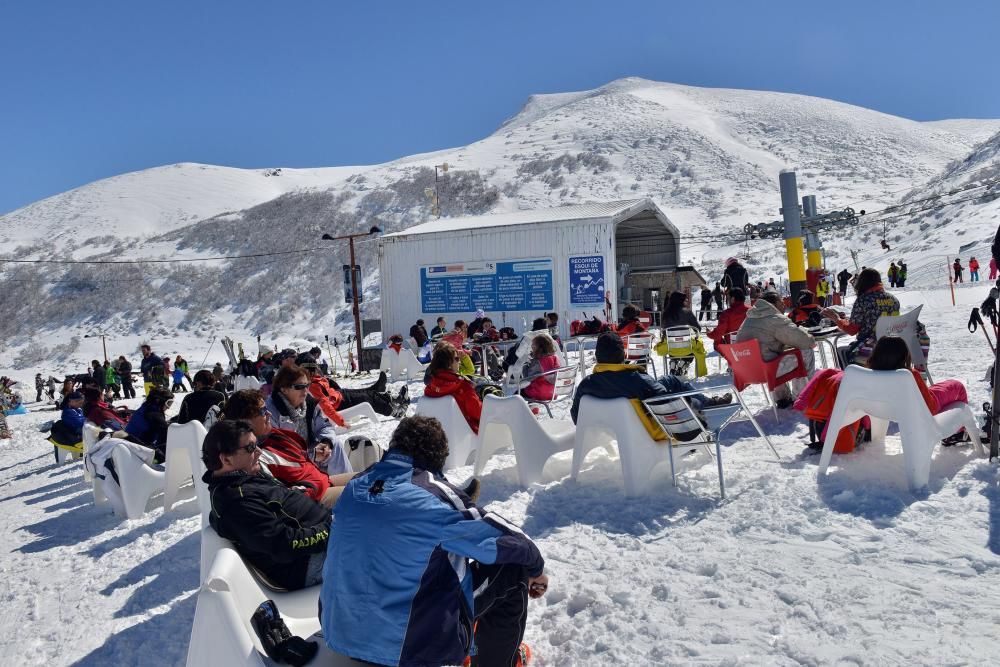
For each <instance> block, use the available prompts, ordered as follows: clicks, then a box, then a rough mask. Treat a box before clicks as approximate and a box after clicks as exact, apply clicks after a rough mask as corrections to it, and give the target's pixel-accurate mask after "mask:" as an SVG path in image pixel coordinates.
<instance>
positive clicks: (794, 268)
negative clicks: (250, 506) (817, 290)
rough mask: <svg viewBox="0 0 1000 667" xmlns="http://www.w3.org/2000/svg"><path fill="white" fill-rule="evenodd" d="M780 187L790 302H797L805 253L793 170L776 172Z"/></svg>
mask: <svg viewBox="0 0 1000 667" xmlns="http://www.w3.org/2000/svg"><path fill="white" fill-rule="evenodd" d="M778 185H779V186H780V187H781V217H782V218H783V220H784V223H785V253H786V254H787V256H788V283H789V285H788V286H789V289H790V291H791V293H792V303H797V302H798V299H799V292H801V291H802V290H804V289H805V288H806V265H805V254H804V251H803V245H802V216H801V214H800V213H799V189H798V185H797V184H796V182H795V172H794V171H791V170H783V171H781V173H779V174H778Z"/></svg>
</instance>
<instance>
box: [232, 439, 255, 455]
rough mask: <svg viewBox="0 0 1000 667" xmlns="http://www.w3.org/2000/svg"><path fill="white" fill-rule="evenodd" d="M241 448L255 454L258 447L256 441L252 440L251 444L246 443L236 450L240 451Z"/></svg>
mask: <svg viewBox="0 0 1000 667" xmlns="http://www.w3.org/2000/svg"><path fill="white" fill-rule="evenodd" d="M241 449H242V450H243V451H245V452H246V453H247V454H253V453H254V452H256V451H257V449H258V447H257V443H256V442H251V443H250V444H249V445H246V446H245V447H237V448H236V451H239V450H241Z"/></svg>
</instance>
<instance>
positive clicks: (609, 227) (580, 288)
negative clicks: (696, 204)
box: [379, 199, 686, 336]
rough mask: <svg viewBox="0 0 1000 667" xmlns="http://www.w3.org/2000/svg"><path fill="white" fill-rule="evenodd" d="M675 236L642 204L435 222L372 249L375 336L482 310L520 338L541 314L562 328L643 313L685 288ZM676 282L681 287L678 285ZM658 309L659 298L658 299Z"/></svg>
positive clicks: (641, 201)
mask: <svg viewBox="0 0 1000 667" xmlns="http://www.w3.org/2000/svg"><path fill="white" fill-rule="evenodd" d="M679 258H680V234H679V232H678V231H677V228H676V227H674V225H673V224H672V223H671V222H670V221H669V220H668V219H667V216H666V215H664V214H663V212H662V211H660V209H658V208H657V207H656V205H655V204H654V203H653V202H652V201H650V200H649V199H632V200H625V201H613V202H603V203H592V204H579V205H574V206H563V207H559V208H550V209H540V210H530V211H516V212H512V213H500V214H496V215H483V216H470V217H462V218H450V219H442V220H435V221H433V222H428V223H424V224H421V225H416V226H414V227H410V228H409V229H405V230H403V231H400V232H396V233H393V234H387V235H385V236H383V237H381V239H380V240H379V270H380V274H379V279H380V283H381V288H380V292H381V301H382V331H383V332H384V335H390V334H393V333H402V334H403V335H406V333H407V332H408V331H409V329H410V326H411V325H412V324H413V323H414V322H415V321H416V320H417V319H418V318H423V319H424V322H425V325H426V327H427V330H428V331H430V329H431V328H432V327H433V326H434V321H435V320H436V319H437V318H438V316H443V317H445V318H446V319H447V321H448V326H449V328H450V327H451V325H452V324H453V323H454V321H455V320H456V319H463V320H465V321H466V322H468V321H470V320H471V319H473V318H474V313H475V311H476V309H478V308H482V309H483V310H484V311H486V313H487V314H488V315H489V316H490V317H492V318H493V322H494V324H495V325H496V326H497V327H502V326H512V327H514V329H515V330H516V331H517V332H518V333H521V332H522V331H523V329H524V327H525V323H527V325H528V326H530V324H531V321H532V320H533V319H534V318H535V317H539V316H540V315H542V314H543V313H545V312H549V311H555V312H557V313H559V325H560V330H561V332H560V333H561V334H562V335H563V336H566V335H568V333H569V322H570V321H572V320H574V319H580V318H582V317H583V316H584V313H586V314H587V315H588V316H594V315H597V316H598V317H602V318H603V316H602V313H603V312H604V309H605V296H606V294H607V298H608V299H609V300H610V302H611V308H612V312H613V314H614V316H615V317H617V316H618V314H619V313H620V312H621V308H622V307H624V306H625V305H626V304H627V303H634V304H636V305H640V306H642V307H643V308H646V309H653V310H656V309H658V308H652V302H653V299H654V298H655V297H657V295H663V294H666V293H667V292H669V291H670V290H674V289H681V288H683V287H685V285H683V284H682V279H683V276H682V273H683V272H678V268H679V267H678V261H679ZM683 282H686V280H684V281H683ZM660 300H662V296H660Z"/></svg>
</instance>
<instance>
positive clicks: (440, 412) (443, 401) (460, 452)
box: [417, 396, 479, 470]
mask: <svg viewBox="0 0 1000 667" xmlns="http://www.w3.org/2000/svg"><path fill="white" fill-rule="evenodd" d="M417 414H418V415H424V416H425V417H434V418H435V419H437V420H438V421H439V422H441V426H442V427H443V428H444V433H445V435H447V436H448V450H449V453H448V458H447V460H446V461H445V463H444V470H450V469H452V468H459V467H461V466H464V465H468V464H469V456H470V455H472V454H473V453H475V451H476V449H477V447H478V445H479V436H478V435H476V434H475V433H473V432H472V429H471V428H470V427H469V422H467V421H465V417H464V416H463V415H462V411H461V409H459V407H458V403H456V402H455V399H454V398H452V397H451V396H442V397H440V398H431V397H430V396H422V397H421V398H420V400H418V401H417Z"/></svg>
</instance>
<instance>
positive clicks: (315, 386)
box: [309, 375, 347, 426]
mask: <svg viewBox="0 0 1000 667" xmlns="http://www.w3.org/2000/svg"><path fill="white" fill-rule="evenodd" d="M309 393H310V394H312V397H313V398H315V399H316V401H317V402H318V403H319V407H320V409H321V410H322V411H323V414H325V415H326V416H327V417H329V418H330V419H331V420H332V421H333V423H334V424H336V425H337V426H347V422H345V421H344V418H343V417H341V416H340V413H338V412H337V408H339V407H340V403H341V401H343V400H344V396H343V394H341V393H340V392H339V391H337V390H336V389H334V388H333V387H331V386H330V383H329V382H327V380H326V378H324V377H320V376H319V375H317V376H315V377H314V378H313V380H312V382H310V383H309Z"/></svg>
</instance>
